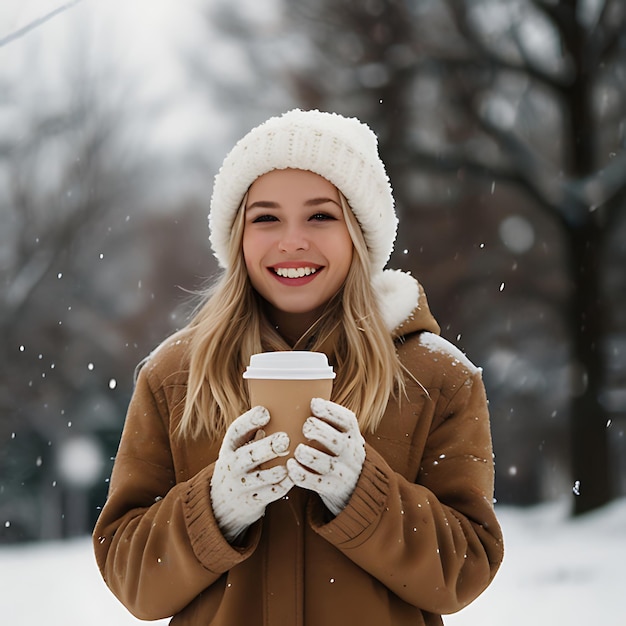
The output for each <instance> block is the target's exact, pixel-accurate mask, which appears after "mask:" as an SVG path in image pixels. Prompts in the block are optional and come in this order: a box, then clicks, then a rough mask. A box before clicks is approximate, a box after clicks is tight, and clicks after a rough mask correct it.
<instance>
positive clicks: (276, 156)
mask: <svg viewBox="0 0 626 626" xmlns="http://www.w3.org/2000/svg"><path fill="white" fill-rule="evenodd" d="M287 168H293V169H300V170H309V171H311V172H314V173H316V174H319V175H320V176H323V177H324V178H325V179H326V180H328V181H330V182H331V183H332V184H333V185H334V186H335V187H337V189H339V190H340V191H341V193H343V195H344V196H345V197H346V199H347V201H348V204H349V205H350V208H351V209H352V212H353V213H354V215H355V217H356V219H357V221H358V222H359V225H360V226H361V230H362V231H363V235H364V237H365V243H366V244H367V248H368V250H369V253H370V258H371V261H372V268H373V269H374V270H382V269H383V267H384V266H385V264H386V263H387V261H388V260H389V257H390V255H391V252H392V250H393V242H394V240H395V237H396V228H397V224H398V220H397V218H396V214H395V211H394V207H393V196H392V193H391V185H390V183H389V178H388V177H387V173H386V172H385V166H384V165H383V162H382V161H381V160H380V158H379V156H378V141H377V139H376V135H375V134H374V133H373V132H372V131H371V130H370V129H369V127H368V126H366V125H365V124H362V123H361V122H360V121H359V120H357V119H356V118H354V117H351V118H346V117H343V116H341V115H338V114H336V113H323V112H320V111H301V110H299V109H294V110H292V111H289V112H288V113H285V114H284V115H282V116H281V117H272V118H270V119H269V120H267V121H266V122H265V123H263V124H261V125H260V126H257V127H256V128H253V129H252V130H251V131H250V132H249V133H248V134H247V135H246V136H245V137H243V139H241V140H240V141H239V142H238V143H237V144H236V145H235V147H234V148H233V149H232V150H231V152H230V153H229V154H228V156H227V157H226V159H225V160H224V163H223V165H222V167H221V169H220V171H219V172H218V174H217V176H216V177H215V184H214V186H213V197H212V198H211V212H210V214H209V226H210V228H211V245H212V247H213V251H214V252H215V256H216V257H217V260H218V261H219V263H220V265H221V266H222V267H226V266H227V264H228V249H229V241H230V236H231V229H232V225H233V222H234V221H235V216H236V213H237V209H238V208H239V205H240V204H241V200H242V198H243V196H244V195H245V193H246V191H247V190H248V187H250V185H251V184H252V183H253V182H254V181H255V180H256V179H257V178H258V177H259V176H262V175H263V174H266V173H267V172H270V171H272V170H282V169H287Z"/></svg>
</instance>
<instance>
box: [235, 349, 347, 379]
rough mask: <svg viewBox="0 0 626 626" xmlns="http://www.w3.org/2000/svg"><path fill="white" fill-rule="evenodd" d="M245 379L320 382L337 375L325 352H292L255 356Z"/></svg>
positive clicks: (266, 353) (251, 358)
mask: <svg viewBox="0 0 626 626" xmlns="http://www.w3.org/2000/svg"><path fill="white" fill-rule="evenodd" d="M243 377H244V378H255V379H256V378H259V379H264V380H319V379H326V378H335V373H334V372H333V368H332V366H330V365H329V363H328V358H327V357H326V355H325V354H324V353H323V352H308V351H306V350H292V351H285V352H262V353H261V354H253V355H252V356H251V357H250V365H248V367H247V368H246V371H245V372H244V374H243Z"/></svg>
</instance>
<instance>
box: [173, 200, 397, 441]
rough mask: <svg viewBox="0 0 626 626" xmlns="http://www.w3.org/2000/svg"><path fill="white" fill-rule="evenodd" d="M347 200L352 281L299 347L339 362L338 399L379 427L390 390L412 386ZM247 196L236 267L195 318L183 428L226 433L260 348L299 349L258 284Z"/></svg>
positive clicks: (233, 251)
mask: <svg viewBox="0 0 626 626" xmlns="http://www.w3.org/2000/svg"><path fill="white" fill-rule="evenodd" d="M339 195H340V199H341V207H342V211H343V215H344V219H345V221H346V225H347V228H348V231H349V233H350V236H351V238H352V242H353V246H354V254H353V258H352V264H351V266H350V269H349V271H348V275H347V277H346V280H345V283H344V285H343V287H342V288H341V289H340V291H339V292H338V293H337V294H336V295H335V296H334V297H333V298H332V299H331V301H330V302H329V303H328V305H327V306H326V309H325V311H324V313H323V314H322V316H321V317H320V318H319V319H318V320H317V321H316V322H315V324H314V325H313V326H312V327H311V328H310V329H309V330H308V331H307V333H305V335H304V336H303V337H302V338H301V339H300V340H299V341H298V343H297V344H296V346H295V348H299V349H307V350H314V351H315V350H317V351H323V352H326V354H327V355H328V358H329V361H330V362H331V363H332V365H333V366H334V367H335V371H336V372H337V377H336V379H335V383H334V387H333V394H332V400H333V401H334V402H337V403H339V404H342V405H343V406H346V407H347V408H349V409H351V410H352V411H354V413H355V414H356V415H357V417H358V419H359V425H360V427H361V430H362V431H363V432H365V431H366V430H370V431H374V430H375V429H376V427H377V426H378V424H379V423H380V420H381V419H382V416H383V413H384V411H385V408H386V406H387V402H388V400H389V397H390V396H391V395H393V394H398V395H399V394H401V393H403V392H404V376H403V368H402V365H401V364H400V361H399V359H398V355H397V352H396V349H395V346H394V343H393V339H392V337H391V333H390V331H389V330H388V329H387V328H386V327H385V325H384V322H383V320H382V317H381V315H380V312H379V309H378V303H377V301H376V298H375V296H374V292H373V289H372V285H371V271H370V260H369V254H368V251H367V247H366V244H365V240H364V238H363V233H362V232H361V228H360V227H359V225H358V222H357V220H356V218H355V217H354V214H353V213H352V210H351V209H350V207H349V206H348V203H347V201H346V199H345V198H344V197H343V195H342V194H341V193H340V194H339ZM246 199H247V198H246V197H244V199H243V201H242V203H241V206H240V208H239V210H238V212H237V217H236V219H235V223H234V224H233V229H232V237H231V248H230V258H229V267H228V269H227V270H226V271H225V272H224V273H223V274H222V276H221V277H220V279H219V280H218V281H217V283H216V284H215V285H214V286H213V287H212V288H210V289H209V290H208V291H207V292H206V294H205V296H204V300H203V303H202V304H201V306H200V308H199V309H198V310H197V312H196V314H195V315H194V317H193V319H192V320H191V322H190V324H189V328H191V329H193V332H192V337H191V340H190V343H189V380H188V386H187V396H186V398H185V406H184V411H183V414H182V418H181V422H180V425H179V432H180V434H182V435H186V436H187V435H188V436H192V437H197V436H199V435H200V434H201V433H202V432H206V433H207V434H208V435H209V436H210V437H220V436H222V435H223V434H224V432H225V431H226V428H227V427H228V425H229V424H230V423H231V422H232V421H233V420H234V419H235V418H236V417H237V416H239V415H241V414H242V413H243V412H244V411H246V410H247V409H248V408H249V400H248V392H247V388H246V385H245V384H244V380H243V378H242V373H243V371H244V370H245V367H246V365H247V364H248V361H249V359H250V356H251V355H252V354H256V353H258V352H267V351H273V350H291V349H293V348H292V346H290V345H289V344H288V343H287V342H286V341H285V340H284V339H283V338H282V337H281V336H280V335H279V334H278V332H277V331H276V329H275V328H274V327H272V325H271V324H270V323H269V322H268V320H267V318H266V317H265V315H264V314H263V310H262V298H261V297H260V296H259V295H258V294H257V293H256V291H255V290H254V289H253V287H252V285H251V284H250V280H249V278H248V273H247V271H246V267H245V262H244V258H243V252H242V241H243V229H244V223H245V204H246Z"/></svg>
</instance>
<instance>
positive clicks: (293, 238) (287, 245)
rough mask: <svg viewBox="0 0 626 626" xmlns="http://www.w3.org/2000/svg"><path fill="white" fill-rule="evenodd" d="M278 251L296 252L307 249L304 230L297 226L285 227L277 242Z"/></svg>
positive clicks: (307, 244)
mask: <svg viewBox="0 0 626 626" xmlns="http://www.w3.org/2000/svg"><path fill="white" fill-rule="evenodd" d="M278 249H279V250H280V251H281V252H298V251H300V250H308V249H309V240H308V238H307V237H306V233H305V232H304V229H303V228H302V227H301V226H299V225H287V226H285V228H284V230H283V232H282V233H281V237H280V239H279V241H278Z"/></svg>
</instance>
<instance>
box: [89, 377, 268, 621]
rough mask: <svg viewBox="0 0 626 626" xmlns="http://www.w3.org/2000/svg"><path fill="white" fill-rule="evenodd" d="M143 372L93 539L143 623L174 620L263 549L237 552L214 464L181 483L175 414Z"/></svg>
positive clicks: (106, 574)
mask: <svg viewBox="0 0 626 626" xmlns="http://www.w3.org/2000/svg"><path fill="white" fill-rule="evenodd" d="M147 369H149V367H148V366H146V368H144V370H142V371H141V373H140V375H139V379H138V381H137V386H136V388H135V392H134V394H133V398H132V400H131V403H130V406H129V410H128V414H127V417H126V423H125V425H124V430H123V433H122V438H121V442H120V446H119V451H118V454H117V456H116V459H115V464H114V467H113V473H112V476H111V484H110V488H109V495H108V498H107V501H106V504H105V505H104V507H103V509H102V512H101V514H100V517H99V519H98V521H97V523H96V526H95V529H94V533H93V543H94V549H95V555H96V561H97V563H98V567H99V569H100V571H101V573H102V576H103V578H104V580H105V582H106V583H107V585H108V586H109V588H110V589H111V591H112V592H113V593H114V594H115V595H116V596H117V597H118V599H119V600H120V601H121V602H122V603H123V604H124V605H125V606H126V607H127V608H128V610H129V611H130V612H131V613H133V614H134V615H135V616H136V617H138V618H140V619H160V618H164V617H169V616H171V615H174V614H175V613H177V612H179V611H180V610H181V609H183V608H184V607H185V606H186V605H188V604H189V603H190V602H191V601H192V600H193V599H194V598H195V597H196V596H197V595H198V594H199V593H201V592H202V591H203V590H204V589H206V588H207V587H209V586H210V585H212V584H213V583H215V581H216V580H218V579H219V578H220V577H221V575H222V574H223V573H224V572H226V571H227V570H229V569H231V568H232V567H233V566H234V565H236V564H237V563H239V562H241V561H242V560H244V559H246V558H247V557H248V556H249V555H250V554H251V553H252V552H253V551H254V548H255V544H256V542H258V532H255V529H254V528H252V529H251V532H249V533H248V535H247V539H246V541H247V543H246V545H243V546H241V547H237V548H234V547H233V546H231V545H230V544H228V543H227V542H226V540H225V539H224V537H223V536H222V534H221V532H220V531H219V528H218V526H217V523H216V521H215V518H214V516H213V513H212V509H211V504H210V495H209V484H210V479H211V475H212V471H213V464H211V465H209V466H207V467H206V468H204V469H202V470H201V471H199V472H198V473H197V474H196V475H195V476H193V477H192V478H191V479H189V480H186V481H184V482H180V483H177V481H176V476H175V468H174V463H173V460H172V452H171V448H170V434H169V428H168V426H169V418H170V416H169V408H168V406H167V402H166V399H165V397H164V394H163V392H162V389H161V387H160V386H159V387H158V388H157V390H156V391H153V390H152V388H151V386H150V384H149V380H148V376H147V375H146V372H145V370H147Z"/></svg>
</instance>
